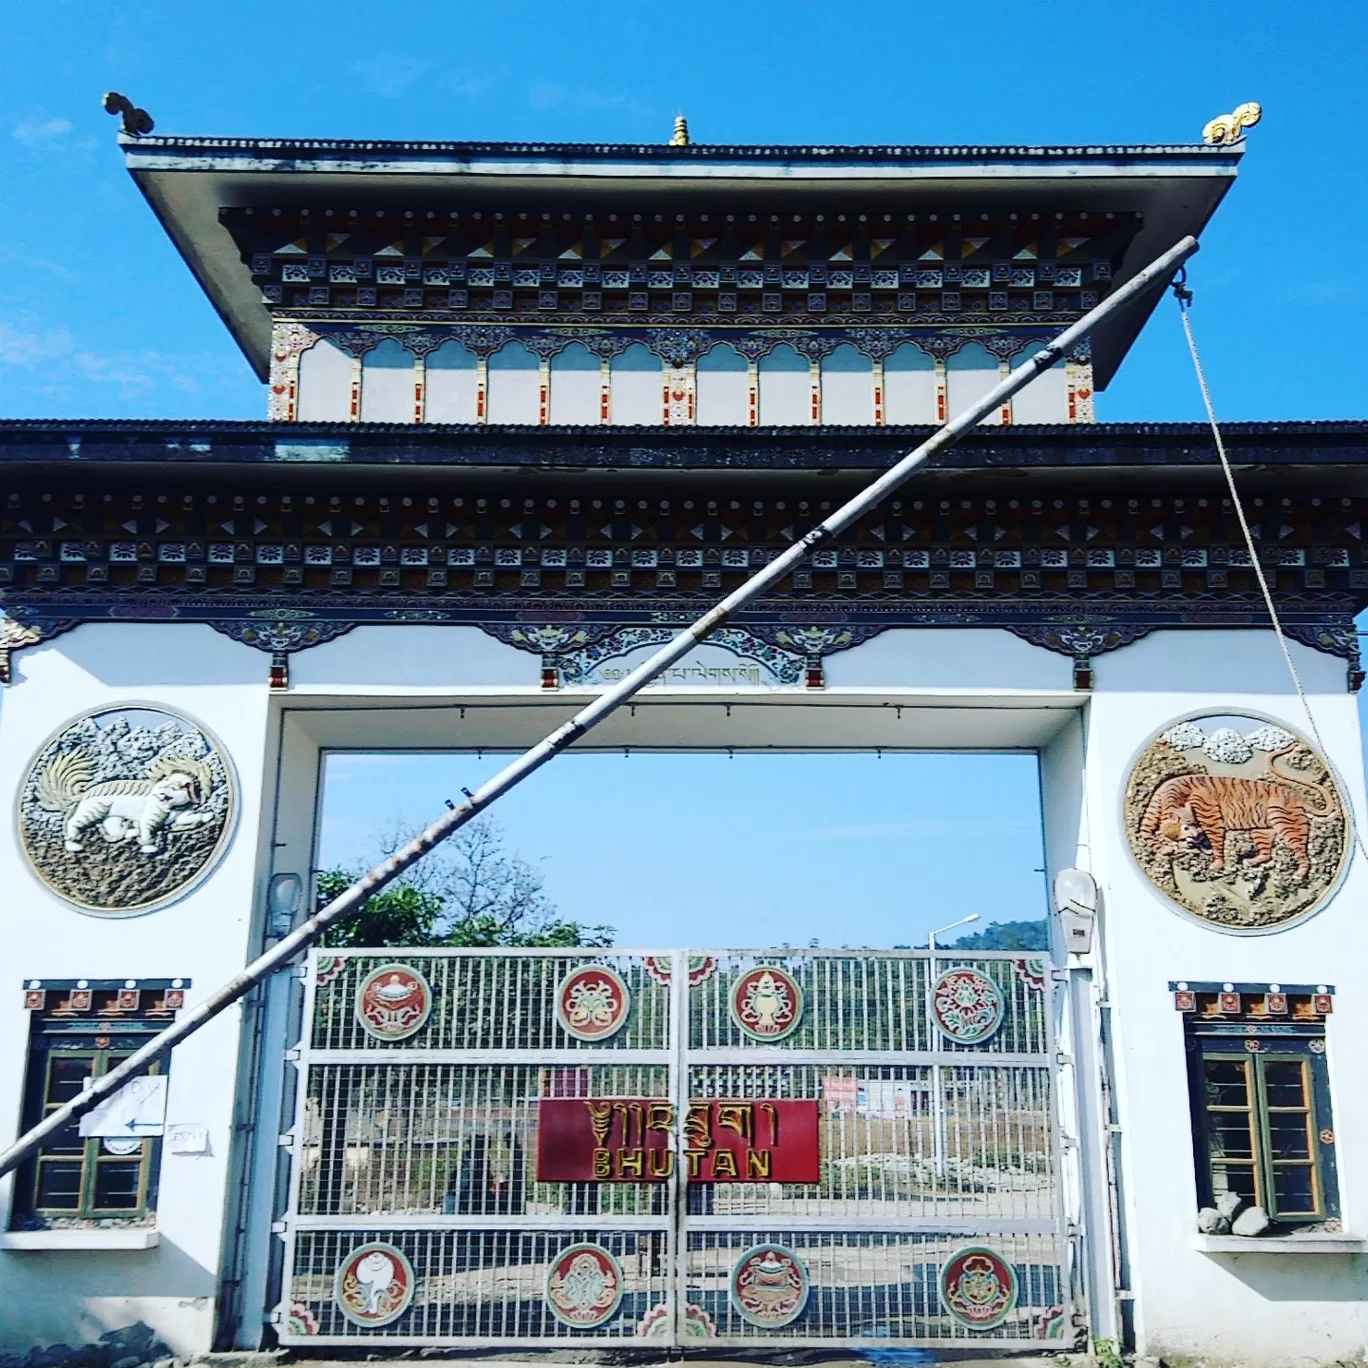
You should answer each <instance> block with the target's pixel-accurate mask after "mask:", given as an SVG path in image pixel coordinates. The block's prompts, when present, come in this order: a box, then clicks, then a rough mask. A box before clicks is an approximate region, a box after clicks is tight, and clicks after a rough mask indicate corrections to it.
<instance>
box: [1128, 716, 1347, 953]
mask: <svg viewBox="0 0 1368 1368" xmlns="http://www.w3.org/2000/svg"><path fill="white" fill-rule="evenodd" d="M1122 820H1123V822H1124V824H1125V829H1126V837H1127V840H1128V842H1129V844H1130V849H1131V852H1132V854H1133V855H1134V857H1135V859H1136V862H1137V863H1138V864H1139V866H1140V868H1141V870H1142V871H1143V872H1144V874H1145V875H1146V877H1147V878H1148V879H1149V880H1150V882H1151V883H1153V884H1154V885H1155V887H1156V888H1158V889H1159V890H1160V891H1161V892H1162V893H1164V894H1165V896H1166V897H1167V898H1168V899H1169V901H1170V902H1172V903H1174V904H1175V905H1176V906H1177V907H1178V908H1180V909H1181V910H1182V911H1184V912H1186V913H1188V914H1190V915H1191V916H1193V917H1196V918H1198V919H1200V920H1201V921H1203V922H1205V923H1207V924H1208V925H1211V926H1214V927H1217V928H1219V929H1220V930H1222V931H1229V932H1237V933H1238V932H1252V933H1258V932H1267V931H1275V930H1279V929H1281V928H1282V927H1285V926H1287V925H1289V924H1291V923H1292V922H1295V921H1298V920H1300V919H1301V918H1304V917H1308V916H1310V915H1311V914H1312V913H1314V912H1316V911H1318V910H1319V909H1320V908H1321V907H1322V906H1323V905H1324V904H1325V903H1326V902H1327V901H1328V900H1329V898H1330V896H1331V894H1333V892H1334V891H1335V887H1336V885H1337V884H1338V882H1339V879H1340V876H1341V874H1342V873H1343V872H1344V868H1345V865H1346V863H1347V859H1348V854H1349V844H1350V829H1349V819H1348V816H1347V808H1346V805H1345V802H1344V798H1343V795H1342V794H1341V792H1340V790H1339V787H1338V786H1337V784H1336V782H1335V778H1334V775H1333V774H1332V773H1331V770H1330V767H1329V765H1328V764H1327V762H1326V760H1325V758H1324V757H1323V756H1322V755H1320V754H1319V753H1318V752H1317V751H1316V749H1315V748H1314V747H1313V746H1312V745H1310V744H1309V743H1308V742H1307V741H1305V740H1304V739H1302V738H1301V737H1300V736H1297V735H1295V734H1294V733H1293V732H1291V731H1290V730H1289V729H1287V728H1285V727H1283V726H1281V725H1273V724H1272V723H1270V722H1268V721H1266V720H1264V719H1262V718H1258V717H1252V716H1249V715H1247V714H1232V715H1220V716H1217V715H1207V716H1202V717H1195V718H1190V719H1187V720H1184V721H1180V722H1177V723H1175V724H1174V725H1172V726H1170V727H1167V728H1166V729H1165V730H1164V731H1162V732H1161V733H1160V734H1159V735H1158V736H1156V737H1155V738H1154V739H1153V740H1152V741H1151V742H1150V743H1149V744H1148V745H1147V746H1146V747H1145V749H1144V750H1143V751H1141V753H1140V756H1139V758H1138V759H1137V760H1136V761H1135V764H1134V765H1133V766H1132V768H1131V772H1130V777H1129V779H1128V780H1127V783H1126V788H1125V794H1124V798H1123V816H1122Z"/></svg>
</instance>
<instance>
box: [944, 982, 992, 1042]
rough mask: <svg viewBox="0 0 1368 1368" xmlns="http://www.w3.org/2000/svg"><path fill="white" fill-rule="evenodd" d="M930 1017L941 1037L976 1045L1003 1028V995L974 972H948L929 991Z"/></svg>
mask: <svg viewBox="0 0 1368 1368" xmlns="http://www.w3.org/2000/svg"><path fill="white" fill-rule="evenodd" d="M931 1015H932V1018H933V1019H934V1020H935V1023H936V1027H937V1029H938V1030H939V1031H940V1033H941V1034H942V1035H944V1036H947V1037H949V1039H951V1040H954V1041H957V1042H958V1043H959V1044H961V1045H977V1044H979V1043H980V1042H982V1041H985V1040H987V1039H988V1038H989V1037H990V1036H992V1035H993V1034H995V1033H996V1031H997V1029H998V1027H999V1026H1001V1025H1002V994H1001V993H1000V992H998V987H997V984H995V983H994V982H993V980H992V979H990V978H989V977H988V976H987V975H986V974H980V973H979V971H978V970H977V969H951V970H949V971H948V972H947V973H944V974H942V975H941V976H940V978H938V979H937V980H936V984H935V987H934V988H932V990H931Z"/></svg>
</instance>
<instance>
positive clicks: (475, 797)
mask: <svg viewBox="0 0 1368 1368" xmlns="http://www.w3.org/2000/svg"><path fill="white" fill-rule="evenodd" d="M1196 251H1197V240H1196V238H1193V237H1185V238H1183V239H1182V241H1180V242H1178V243H1176V244H1175V245H1174V246H1172V247H1170V248H1169V250H1168V251H1167V252H1165V253H1164V254H1163V255H1162V256H1160V257H1158V258H1156V259H1155V260H1154V261H1153V262H1151V263H1150V265H1148V266H1146V267H1145V268H1144V269H1143V270H1142V271H1139V272H1137V273H1136V274H1135V275H1134V276H1132V277H1131V279H1130V280H1128V281H1127V282H1126V283H1125V284H1124V285H1122V286H1121V287H1120V289H1118V290H1116V291H1114V292H1113V293H1112V294H1110V295H1108V296H1107V298H1106V299H1104V300H1103V301H1102V302H1101V303H1100V304H1099V305H1098V306H1097V307H1096V308H1095V309H1092V310H1090V311H1089V312H1088V313H1086V314H1084V315H1083V317H1082V318H1080V319H1079V320H1078V322H1077V323H1075V324H1073V326H1072V327H1069V328H1066V329H1065V330H1064V331H1063V332H1062V333H1060V334H1059V336H1058V337H1056V338H1055V340H1054V341H1053V342H1050V343H1048V344H1047V345H1046V346H1044V347H1042V348H1041V350H1040V351H1038V352H1036V354H1035V355H1034V356H1032V357H1031V358H1030V359H1029V360H1028V361H1026V362H1024V363H1023V364H1022V365H1021V366H1019V367H1018V368H1017V369H1016V370H1015V371H1014V372H1012V374H1011V375H1009V376H1008V377H1007V378H1006V379H1005V380H1002V381H1000V382H999V383H998V384H997V385H995V386H994V387H993V388H992V389H991V390H989V391H988V393H987V394H985V395H983V397H982V398H980V399H978V400H976V401H975V402H974V403H972V404H970V406H969V407H968V408H967V409H965V411H964V412H963V413H961V414H960V415H959V417H958V418H955V419H953V420H952V421H950V422H949V423H947V424H946V425H945V426H944V427H942V428H940V429H939V430H938V431H937V432H935V433H934V434H933V435H932V436H931V437H929V438H928V439H927V440H926V441H925V442H923V443H922V444H921V446H919V447H917V448H916V450H914V451H911V452H909V453H908V454H907V455H906V456H904V457H903V458H902V460H900V461H898V462H897V464H896V465H894V466H893V467H892V468H891V469H889V470H887V471H885V472H884V473H883V474H882V475H880V476H879V478H878V479H877V480H875V481H874V482H873V483H872V484H870V485H868V486H866V487H865V488H864V489H863V490H861V491H860V493H858V494H856V495H855V497H854V498H852V499H849V500H847V501H846V502H845V503H844V504H842V505H841V507H840V508H838V509H837V510H836V511H835V512H834V513H833V514H831V516H830V517H828V518H826V519H824V520H823V521H822V522H820V523H818V524H817V526H816V527H814V528H812V529H811V531H809V532H806V533H804V535H803V536H802V537H800V538H799V539H798V541H796V542H794V544H793V545H792V546H790V547H789V549H788V550H787V551H785V552H783V553H782V554H781V555H779V556H777V557H776V558H775V559H774V560H772V561H770V562H769V564H768V565H765V566H762V567H761V568H760V569H759V570H757V571H756V573H755V574H754V575H752V576H751V577H750V579H748V580H747V581H746V582H745V583H744V584H743V585H742V586H741V587H740V588H739V589H735V590H733V591H732V592H731V593H730V594H728V595H727V596H726V598H724V599H723V600H722V601H721V602H720V603H718V604H716V605H715V606H714V607H712V608H710V609H709V610H708V611H707V612H706V613H704V614H703V616H702V617H700V618H699V619H698V620H697V621H696V622H694V623H692V624H691V625H690V626H688V627H685V628H683V629H682V630H681V631H680V632H679V633H678V635H676V636H675V637H674V638H673V639H672V640H671V641H669V642H667V643H666V644H665V645H664V646H662V647H661V648H660V650H658V651H656V652H655V654H654V655H652V656H651V657H650V659H649V660H646V661H645V662H643V663H642V664H641V665H638V666H637V668H636V669H634V670H633V671H632V672H631V673H630V674H628V675H627V676H626V677H625V678H624V679H622V680H621V681H620V682H619V683H618V684H616V685H614V686H613V687H612V688H611V689H608V690H606V691H605V692H604V693H602V694H600V695H599V696H598V697H597V698H596V699H594V701H593V702H592V703H590V704H588V706H587V707H584V708H582V709H580V711H579V712H577V713H576V714H575V715H574V716H573V717H572V718H570V720H569V721H568V722H564V723H562V724H561V725H560V726H559V727H557V728H556V729H555V730H554V731H552V732H551V733H550V734H549V735H547V736H546V737H545V738H544V739H542V740H541V741H539V742H538V743H537V744H536V745H535V746H533V747H532V749H531V750H528V751H525V752H524V753H523V754H522V755H520V756H519V757H518V758H517V759H516V760H515V761H514V762H513V763H512V764H511V765H508V766H506V767H505V768H504V769H502V770H501V771H500V772H499V773H498V774H496V775H495V776H494V777H493V778H492V779H490V780H489V781H488V783H486V784H484V785H482V786H481V787H480V788H479V789H477V790H476V791H475V792H474V793H472V794H469V795H468V796H467V797H466V799H465V801H464V802H462V803H457V804H456V805H455V806H454V807H452V808H451V809H450V810H449V811H448V812H447V813H446V814H445V816H443V817H440V818H439V819H438V820H437V821H435V822H434V823H433V824H432V825H431V826H430V827H428V828H427V829H426V830H425V831H422V832H420V833H419V834H418V835H417V836H415V837H414V838H413V840H411V841H409V842H408V844H407V845H405V846H402V847H401V848H400V849H399V850H396V851H395V852H394V854H393V855H391V856H390V857H389V858H388V859H387V860H384V861H382V862H381V863H380V864H378V865H376V866H375V868H374V869H372V870H371V871H370V872H369V873H368V874H366V875H364V876H363V877H362V878H360V879H358V880H357V881H356V882H355V883H354V884H352V886H351V887H350V888H348V889H347V890H346V891H345V892H344V893H340V894H339V895H338V896H337V897H336V898H334V899H333V900H332V901H331V902H330V903H329V904H328V905H327V906H326V907H324V908H321V909H320V910H319V911H318V912H315V913H314V915H313V916H312V917H310V918H309V919H308V920H307V921H306V922H303V923H302V924H301V925H300V926H298V927H296V928H295V930H293V931H292V932H291V933H290V934H289V935H288V936H286V937H284V939H282V940H280V941H277V942H276V944H275V945H273V946H272V947H271V948H270V949H269V950H267V951H266V952H265V953H264V954H262V955H259V956H258V957H257V958H256V959H255V960H253V961H252V963H251V964H249V965H247V967H246V968H245V969H243V971H242V972H241V973H240V974H237V975H236V976H234V977H233V978H232V979H230V980H229V981H228V982H227V983H226V984H224V985H223V987H222V988H220V989H218V990H217V991H216V992H214V993H211V994H210V995H209V997H207V998H205V1000H204V1001H203V1002H201V1003H200V1004H199V1006H197V1007H194V1008H192V1009H191V1010H189V1011H187V1012H186V1013H185V1014H184V1015H183V1016H182V1017H181V1018H180V1020H178V1021H177V1022H175V1023H174V1024H173V1025H171V1026H168V1027H167V1029H166V1030H165V1031H163V1032H162V1033H161V1034H160V1035H156V1036H153V1038H152V1039H151V1040H149V1041H148V1042H147V1044H146V1045H144V1046H142V1048H141V1049H139V1050H136V1051H135V1052H134V1053H133V1054H131V1055H129V1057H128V1058H127V1059H125V1060H124V1061H123V1063H122V1064H119V1065H117V1066H116V1067H115V1068H113V1069H111V1070H110V1071H109V1072H108V1073H107V1074H104V1075H102V1076H101V1077H100V1078H97V1079H96V1080H95V1081H94V1083H93V1084H92V1085H91V1086H90V1087H89V1088H87V1089H86V1090H85V1091H84V1092H82V1093H81V1094H79V1095H78V1096H77V1097H74V1098H73V1099H72V1100H71V1101H70V1102H67V1103H66V1104H65V1105H63V1106H61V1107H58V1108H57V1109H56V1111H53V1112H51V1113H49V1115H48V1116H47V1117H46V1118H45V1119H44V1120H42V1121H40V1122H39V1123H38V1125H36V1126H34V1127H33V1128H32V1130H29V1131H27V1132H26V1133H25V1134H23V1135H21V1136H20V1137H19V1139H17V1140H16V1141H15V1142H14V1144H12V1145H11V1146H10V1147H9V1148H8V1149H7V1150H5V1152H4V1153H3V1154H0V1177H3V1176H4V1175H5V1174H6V1173H9V1172H10V1170H11V1169H13V1168H15V1167H16V1166H17V1165H18V1164H20V1163H22V1162H23V1161H24V1160H25V1159H27V1158H28V1156H29V1155H30V1154H32V1153H33V1152H34V1151H35V1150H36V1149H37V1148H38V1147H39V1146H40V1145H41V1144H42V1143H43V1141H44V1140H46V1139H47V1138H48V1137H49V1136H51V1135H55V1134H56V1133H57V1132H58V1131H60V1130H62V1129H63V1128H64V1127H66V1126H68V1125H70V1124H71V1122H72V1121H74V1120H75V1119H76V1118H77V1117H78V1116H84V1115H85V1113H86V1112H88V1111H91V1110H92V1109H93V1108H95V1107H97V1106H99V1104H100V1103H101V1102H103V1101H104V1099H105V1098H106V1097H108V1096H110V1095H111V1094H112V1093H114V1092H117V1091H118V1090H119V1089H120V1088H121V1087H123V1085H124V1084H125V1083H127V1082H128V1080H129V1079H130V1078H133V1077H135V1076H136V1075H138V1074H140V1073H144V1072H145V1071H146V1070H147V1069H148V1067H149V1066H150V1065H151V1064H152V1063H153V1062H154V1061H155V1060H158V1059H160V1058H161V1057H162V1056H163V1055H165V1054H168V1053H169V1052H170V1051H171V1050H172V1049H173V1048H174V1047H175V1046H176V1045H178V1044H179V1043H180V1042H181V1041H182V1040H184V1039H185V1038H186V1037H187V1036H191V1035H193V1034H194V1033H195V1032H196V1031H198V1030H199V1029H200V1027H201V1026H204V1025H205V1024H206V1023H208V1022H210V1021H212V1020H213V1019H214V1018H215V1017H216V1016H218V1014H219V1013H220V1012H222V1011H225V1010H226V1009H227V1008H228V1007H230V1006H232V1004H233V1003H235V1002H237V1001H238V1000H239V999H240V998H242V997H245V996H246V995H247V994H248V993H249V992H251V990H252V989H253V988H254V987H255V986H256V985H257V984H258V983H260V982H261V981H262V980H263V979H265V978H266V977H268V976H269V975H270V974H272V973H274V972H275V971H276V970H277V969H279V968H281V967H282V966H283V965H285V964H288V963H289V962H290V960H292V959H293V958H294V957H295V956H296V955H297V954H299V952H300V951H301V950H306V949H308V947H309V946H310V945H312V944H314V942H315V941H317V940H318V938H319V937H320V936H321V935H322V934H323V932H324V931H326V930H327V929H328V927H329V926H331V925H332V924H333V923H334V922H335V921H338V920H339V919H340V918H342V917H346V916H349V915H350V914H351V913H353V912H355V911H356V910H357V909H358V908H360V907H362V906H364V905H365V903H366V901H367V900H368V899H369V898H370V897H371V895H372V894H374V893H378V892H379V891H380V890H381V889H382V888H384V887H385V886H386V885H387V884H390V883H392V882H393V881H394V880H395V879H397V878H398V877H399V875H400V874H402V873H403V872H404V871H405V870H406V869H408V868H409V866H410V865H413V864H416V863H417V862H418V861H419V860H421V859H422V858H423V856H424V855H426V854H427V853H428V852H429V851H431V850H432V849H433V848H434V847H436V846H437V845H439V844H440V843H441V842H442V841H444V840H446V838H447V837H448V836H451V835H453V834H454V833H455V832H457V831H459V830H460V829H461V827H463V826H465V825H466V823H467V822H469V821H471V820H472V818H474V817H475V816H477V815H478V814H479V813H481V812H483V811H484V809H485V808H487V807H489V805H490V804H491V803H493V802H495V801H496V800H497V799H499V798H501V797H503V795H504V794H505V793H507V792H508V791H509V790H510V789H512V788H514V787H516V786H517V785H518V784H520V783H522V781H523V780H524V779H526V778H527V777H528V776H529V775H531V774H534V773H535V772H536V771H537V770H539V769H540V768H541V767H542V766H543V765H544V764H546V763H547V762H548V761H550V760H553V759H554V758H555V757H556V756H557V755H559V754H560V753H561V752H562V751H564V750H568V749H569V748H570V747H571V746H572V745H574V743H575V742H576V741H578V740H579V739H580V737H582V736H584V735H586V734H587V733H588V732H589V731H591V730H592V729H593V728H594V727H596V726H597V725H598V724H599V723H600V722H602V721H603V720H604V718H606V717H608V716H610V715H611V714H612V713H614V712H616V711H617V710H618V708H620V707H621V706H622V705H623V704H624V703H626V702H627V701H628V700H629V699H630V698H632V697H633V696H634V695H635V694H637V693H639V692H640V691H641V690H642V689H644V688H645V687H646V685H648V684H649V683H651V681H652V680H654V679H656V678H657V677H658V676H660V675H661V674H663V673H664V672H665V671H666V670H667V669H669V668H670V666H671V665H673V664H674V663H675V661H677V660H680V659H682V658H683V657H684V656H685V655H687V654H688V652H689V651H691V650H692V649H693V648H694V647H695V646H696V645H697V644H698V643H699V642H701V641H703V640H704V639H706V638H707V637H708V636H710V635H711V634H712V633H713V632H714V631H716V630H717V629H718V628H719V627H721V626H723V625H724V624H725V623H726V622H728V621H729V620H730V619H731V618H732V616H733V615H734V614H735V613H736V612H737V610H738V609H741V608H744V607H745V606H746V605H747V604H748V603H751V602H752V601H753V600H755V599H756V598H758V597H759V596H760V595H761V594H762V593H763V592H764V591H765V590H766V589H768V588H769V587H770V586H771V585H772V584H777V583H778V582H779V581H780V580H782V579H784V578H785V577H786V576H787V575H788V574H789V572H790V571H792V570H794V569H795V568H796V567H797V566H798V565H799V564H800V563H801V562H802V561H804V560H806V559H807V557H808V556H809V555H810V554H811V553H812V552H813V551H815V550H816V549H817V548H818V547H819V546H822V545H824V544H825V543H827V542H829V541H831V540H832V539H833V538H835V537H837V536H838V535H839V534H840V533H842V532H844V531H845V529H846V528H847V527H849V526H851V524H852V523H854V522H855V521H856V520H857V519H859V518H861V517H863V515H864V514H865V513H867V512H869V510H870V509H872V508H874V507H876V506H877V505H878V504H880V503H882V502H883V500H884V499H885V498H887V497H888V495H890V494H892V493H893V491H894V490H896V489H898V488H899V487H900V486H901V485H903V484H904V483H906V481H907V480H908V479H909V478H910V477H911V475H912V474H913V472H914V471H916V470H917V469H918V468H919V467H920V466H921V465H923V464H924V463H925V462H926V461H927V460H929V459H930V457H932V456H934V455H935V454H936V453H937V452H938V451H942V450H944V449H945V448H946V447H949V446H951V445H953V444H954V442H955V440H956V439H957V438H958V437H959V436H960V435H961V434H962V433H965V432H967V431H968V430H969V429H970V428H972V427H975V426H976V425H977V424H978V423H979V422H981V421H982V420H983V419H984V418H986V417H987V416H988V415H989V414H990V413H992V412H993V410H994V409H997V408H1000V407H1001V406H1002V405H1003V404H1004V403H1006V401H1007V400H1008V399H1010V398H1011V397H1012V395H1014V394H1016V393H1017V391H1018V390H1022V389H1024V388H1025V387H1026V386H1027V385H1029V384H1030V383H1031V381H1032V380H1034V379H1035V378H1036V377H1037V376H1038V375H1041V374H1043V373H1044V372H1045V371H1047V370H1049V369H1050V367H1052V366H1053V365H1054V364H1055V362H1056V361H1059V360H1061V359H1062V358H1063V357H1064V355H1065V354H1066V353H1067V352H1068V350H1069V349H1070V348H1071V347H1072V346H1073V345H1074V343H1076V342H1079V341H1081V340H1082V339H1083V338H1084V337H1086V336H1087V335H1088V334H1089V333H1090V332H1092V330H1093V329H1094V328H1095V327H1097V325H1098V324H1099V323H1101V322H1102V321H1103V320H1104V319H1105V318H1107V317H1108V316H1110V315H1111V314H1113V313H1115V312H1116V311H1117V310H1118V309H1120V308H1122V307H1123V306H1124V305H1126V304H1128V303H1130V301H1131V300H1133V299H1135V298H1136V296H1138V295H1141V294H1144V293H1146V292H1147V291H1149V290H1153V289H1156V288H1160V287H1162V286H1163V285H1165V284H1167V282H1168V280H1169V278H1170V277H1171V276H1172V274H1173V273H1174V272H1175V271H1176V270H1177V269H1178V267H1179V266H1181V265H1182V264H1183V262H1185V261H1186V260H1187V259H1188V258H1189V257H1190V256H1192V254H1193V253H1194V252H1196Z"/></svg>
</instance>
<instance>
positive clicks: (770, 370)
mask: <svg viewBox="0 0 1368 1368" xmlns="http://www.w3.org/2000/svg"><path fill="white" fill-rule="evenodd" d="M811 375H812V371H811V369H810V367H809V366H808V362H807V358H806V357H805V356H799V355H798V353H797V352H796V351H795V350H794V349H793V348H792V347H790V346H789V345H788V343H787V342H785V343H782V344H781V345H780V346H777V347H775V349H774V350H773V351H772V352H770V353H769V354H768V355H767V356H762V357H761V358H760V423H761V425H762V426H764V427H798V426H800V425H802V424H810V423H811V422H812V379H811Z"/></svg>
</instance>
